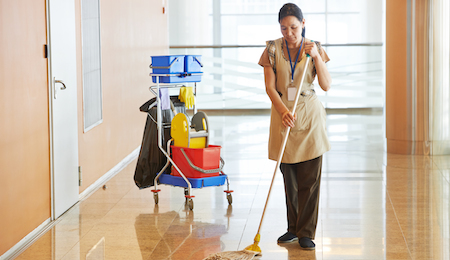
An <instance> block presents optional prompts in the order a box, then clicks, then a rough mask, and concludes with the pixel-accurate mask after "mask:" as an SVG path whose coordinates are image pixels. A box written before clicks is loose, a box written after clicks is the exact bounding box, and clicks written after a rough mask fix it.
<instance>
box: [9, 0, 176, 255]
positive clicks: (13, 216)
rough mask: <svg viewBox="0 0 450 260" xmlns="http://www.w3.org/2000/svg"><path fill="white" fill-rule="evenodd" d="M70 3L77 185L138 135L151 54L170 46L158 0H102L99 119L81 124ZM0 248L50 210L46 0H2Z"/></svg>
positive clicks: (123, 152)
mask: <svg viewBox="0 0 450 260" xmlns="http://www.w3.org/2000/svg"><path fill="white" fill-rule="evenodd" d="M74 2H75V8H76V9H75V10H76V14H75V15H76V33H77V35H76V37H77V80H78V127H79V129H78V130H79V163H80V165H81V166H82V169H83V185H82V186H81V187H80V193H81V192H83V191H84V190H86V188H88V187H89V186H90V185H92V184H93V183H94V182H95V181H97V180H98V179H99V178H100V177H101V176H103V175H104V174H105V173H107V172H108V171H109V170H110V169H111V168H113V167H114V166H115V165H117V164H118V163H119V162H120V161H122V159H124V158H125V157H126V156H127V155H129V154H130V153H131V152H132V151H133V150H135V149H136V148H137V147H138V146H139V145H140V143H141V140H142V134H143V129H144V126H145V119H146V118H145V116H146V115H145V114H144V113H142V112H140V111H139V106H140V105H142V104H143V103H144V102H145V101H147V100H148V99H150V98H151V95H150V92H149V90H148V87H149V86H150V85H151V84H152V83H151V78H150V77H149V75H148V74H149V73H150V69H149V67H148V65H149V64H150V63H151V58H150V56H152V55H161V54H166V53H167V52H168V33H167V18H166V14H164V13H163V6H164V5H165V4H166V1H164V0H151V1H147V0H131V1H119V0H108V1H100V2H101V3H100V5H101V42H102V88H103V123H101V124H100V125H98V126H96V127H94V128H93V129H91V130H90V131H88V132H86V133H84V132H83V99H82V97H83V95H82V94H83V92H82V91H83V87H82V86H83V85H82V82H83V80H82V60H81V57H82V53H81V6H80V0H74ZM0 24H1V25H2V26H0V42H1V44H2V45H1V46H2V48H0V104H1V109H0V118H1V120H2V127H0V145H1V146H0V147H1V148H0V212H2V213H1V214H0V256H1V255H3V254H4V253H5V252H7V251H8V250H9V249H10V248H12V247H13V246H14V245H16V244H17V243H18V242H19V241H20V240H21V239H23V238H24V237H25V236H26V235H28V234H30V232H32V231H33V230H35V229H36V228H37V227H38V226H39V225H41V224H42V223H44V222H45V221H46V220H48V219H49V218H50V217H51V211H50V210H51V208H50V205H51V197H50V189H51V188H50V166H49V165H50V149H49V117H48V83H47V59H45V58H44V45H45V44H46V1H45V0H40V1H36V0H18V1H7V0H0Z"/></svg>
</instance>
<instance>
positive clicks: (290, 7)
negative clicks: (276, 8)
mask: <svg viewBox="0 0 450 260" xmlns="http://www.w3.org/2000/svg"><path fill="white" fill-rule="evenodd" d="M286 16H295V17H297V19H298V20H299V21H300V23H301V22H302V21H303V13H302V10H301V9H300V7H298V6H297V5H296V4H293V3H287V4H284V5H283V7H281V9H280V12H278V22H279V23H281V20H283V18H285V17H286ZM302 36H303V37H305V27H303V30H302Z"/></svg>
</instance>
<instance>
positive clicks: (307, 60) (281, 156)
mask: <svg viewBox="0 0 450 260" xmlns="http://www.w3.org/2000/svg"><path fill="white" fill-rule="evenodd" d="M306 57H307V58H306V64H305V68H304V69H303V75H302V79H301V81H300V87H299V88H298V89H297V94H296V95H295V102H294V106H293V108H292V114H294V113H295V109H296V108H297V104H298V99H299V97H300V94H301V92H302V91H301V90H302V85H303V80H305V74H306V70H307V69H308V65H309V60H310V58H311V56H310V55H309V54H306ZM290 132H291V127H290V126H288V127H287V129H286V135H285V136H284V139H283V144H282V145H281V149H280V152H279V153H278V160H277V164H276V166H275V170H274V171H273V177H272V182H271V183H270V187H269V193H268V194H267V199H266V204H265V205H264V210H263V213H262V216H261V221H260V222H259V227H258V233H257V234H259V231H260V230H261V226H262V222H263V219H264V215H265V214H266V209H267V204H269V197H270V193H271V191H272V186H273V182H274V181H275V176H276V173H277V169H278V166H279V165H280V163H281V159H282V158H283V154H284V149H285V148H286V143H287V139H288V137H289V133H290Z"/></svg>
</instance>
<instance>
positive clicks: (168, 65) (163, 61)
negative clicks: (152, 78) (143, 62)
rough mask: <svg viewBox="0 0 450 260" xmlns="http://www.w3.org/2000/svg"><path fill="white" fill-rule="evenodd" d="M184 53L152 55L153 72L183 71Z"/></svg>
mask: <svg viewBox="0 0 450 260" xmlns="http://www.w3.org/2000/svg"><path fill="white" fill-rule="evenodd" d="M184 58H185V55H167V56H152V65H151V68H152V70H153V73H155V74H167V73H182V72H184Z"/></svg>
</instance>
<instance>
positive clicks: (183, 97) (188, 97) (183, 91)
mask: <svg viewBox="0 0 450 260" xmlns="http://www.w3.org/2000/svg"><path fill="white" fill-rule="evenodd" d="M178 99H179V100H180V101H181V102H184V104H185V106H186V108H188V109H190V108H192V107H193V106H194V104H195V98H194V93H193V92H192V87H181V88H180V95H179V96H178Z"/></svg>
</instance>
